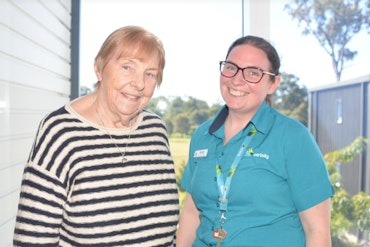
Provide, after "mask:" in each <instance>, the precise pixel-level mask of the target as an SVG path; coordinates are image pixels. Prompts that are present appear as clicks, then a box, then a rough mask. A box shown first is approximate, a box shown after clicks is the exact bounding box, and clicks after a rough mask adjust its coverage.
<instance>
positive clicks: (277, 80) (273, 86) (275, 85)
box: [267, 75, 280, 95]
mask: <svg viewBox="0 0 370 247" xmlns="http://www.w3.org/2000/svg"><path fill="white" fill-rule="evenodd" d="M279 84H280V75H277V76H275V80H274V81H273V82H272V83H271V84H270V88H269V90H268V91H267V94H269V95H271V94H273V93H274V92H275V91H276V89H277V88H278V86H279Z"/></svg>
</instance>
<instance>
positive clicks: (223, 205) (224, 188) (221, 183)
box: [216, 126, 257, 217]
mask: <svg viewBox="0 0 370 247" xmlns="http://www.w3.org/2000/svg"><path fill="white" fill-rule="evenodd" d="M256 133H257V130H256V128H255V127H254V126H252V128H251V130H250V131H249V132H248V134H247V136H246V137H245V139H244V141H243V143H242V145H241V147H240V148H239V151H238V153H237V155H236V156H235V158H234V161H233V163H232V165H231V167H230V171H229V173H228V174H227V178H226V182H225V180H224V177H223V176H222V171H221V166H220V164H217V165H216V178H217V186H218V191H219V203H220V213H221V214H222V217H223V216H224V212H226V211H227V204H228V199H227V197H228V195H229V191H230V185H231V180H232V178H233V176H234V174H235V172H236V168H237V167H238V165H239V162H240V159H241V158H242V157H243V155H244V154H245V151H246V149H247V147H248V145H249V143H250V142H251V140H252V137H253V136H255V135H256Z"/></svg>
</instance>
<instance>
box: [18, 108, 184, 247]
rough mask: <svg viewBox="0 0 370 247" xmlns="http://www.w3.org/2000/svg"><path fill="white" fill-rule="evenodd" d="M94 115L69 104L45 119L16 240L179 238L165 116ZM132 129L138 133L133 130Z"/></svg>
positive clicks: (135, 242)
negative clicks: (111, 124)
mask: <svg viewBox="0 0 370 247" xmlns="http://www.w3.org/2000/svg"><path fill="white" fill-rule="evenodd" d="M108 131H109V133H110V135H111V136H112V138H113V139H114V140H115V141H116V144H117V145H118V146H119V148H120V149H121V151H123V150H124V149H125V147H126V144H127V142H128V146H127V150H126V156H127V159H128V160H127V161H126V162H125V163H122V162H121V160H122V155H121V152H120V150H119V149H118V148H117V147H116V146H115V144H114V143H113V141H112V140H111V139H110V137H109V135H108V133H107V129H104V128H101V126H99V125H96V124H94V123H92V122H89V121H87V120H86V119H84V118H82V117H81V116H80V115H78V114H77V113H75V112H74V111H73V109H72V108H71V106H70V105H69V104H68V105H66V106H65V107H63V108H60V109H59V110H57V111H55V112H53V113H51V114H50V115H48V116H47V117H46V118H45V119H44V120H43V121H42V122H41V124H40V127H39V130H38V133H37V136H36V139H35V143H34V145H33V148H32V150H31V153H30V157H29V161H28V163H27V165H26V167H25V170H24V177H23V182H22V187H21V194H20V201H19V209H18V214H17V219H16V227H15V232H14V246H99V247H103V246H166V247H167V246H172V245H173V241H174V235H175V232H176V225H177V222H178V210H179V208H178V192H177V185H176V181H175V174H174V164H173V160H172V157H171V154H170V150H169V144H168V136H167V131H166V128H165V126H164V124H163V122H162V120H161V119H160V118H159V117H158V116H156V115H154V114H152V113H149V112H146V111H143V112H141V113H140V116H139V117H138V120H137V122H136V124H135V125H133V126H132V127H131V130H130V129H108ZM129 136H130V137H129Z"/></svg>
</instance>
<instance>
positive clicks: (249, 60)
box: [220, 44, 279, 114]
mask: <svg viewBox="0 0 370 247" xmlns="http://www.w3.org/2000/svg"><path fill="white" fill-rule="evenodd" d="M227 61H229V62H232V63H234V64H236V65H238V66H239V67H240V68H245V67H248V66H252V67H258V68H261V69H263V70H266V71H270V62H269V60H268V58H267V55H266V53H265V52H264V51H263V50H261V49H258V48H255V47H254V46H251V45H249V44H244V45H238V46H235V47H234V48H233V49H232V50H231V51H230V53H229V55H228V57H227ZM275 78H276V79H275V81H271V79H270V76H269V75H266V74H264V75H263V77H262V79H261V81H260V82H258V83H249V82H247V81H245V80H244V78H243V75H242V71H241V70H239V71H238V73H237V74H236V75H235V76H234V77H232V78H227V77H224V76H222V75H220V90H221V95H222V97H223V99H224V101H225V103H226V104H227V106H228V107H229V109H230V111H233V110H234V111H240V112H246V113H249V114H254V113H255V112H257V110H258V108H259V107H260V106H261V104H262V103H263V101H264V100H265V99H266V96H267V95H269V94H272V93H273V92H274V91H275V90H276V88H277V86H278V84H279V78H278V76H276V77H275Z"/></svg>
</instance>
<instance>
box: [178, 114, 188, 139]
mask: <svg viewBox="0 0 370 247" xmlns="http://www.w3.org/2000/svg"><path fill="white" fill-rule="evenodd" d="M174 130H175V132H177V133H180V134H184V135H187V134H188V133H189V130H190V122H189V118H188V117H187V116H186V114H185V113H183V114H178V115H177V116H176V117H175V121H174Z"/></svg>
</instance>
